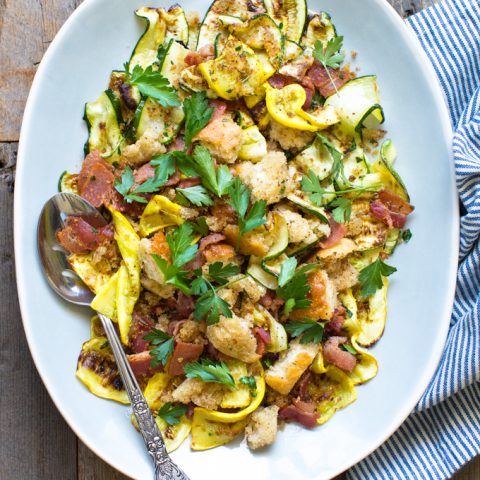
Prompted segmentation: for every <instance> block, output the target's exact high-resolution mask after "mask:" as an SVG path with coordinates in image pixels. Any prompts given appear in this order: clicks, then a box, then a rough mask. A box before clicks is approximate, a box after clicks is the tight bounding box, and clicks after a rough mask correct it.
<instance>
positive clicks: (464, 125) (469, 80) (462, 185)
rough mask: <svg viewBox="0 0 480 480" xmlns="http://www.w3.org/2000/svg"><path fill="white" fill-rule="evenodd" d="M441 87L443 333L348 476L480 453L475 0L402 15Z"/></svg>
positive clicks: (435, 471) (371, 475)
mask: <svg viewBox="0 0 480 480" xmlns="http://www.w3.org/2000/svg"><path fill="white" fill-rule="evenodd" d="M408 24H409V26H410V27H411V28H412V30H413V31H414V32H415V34H416V35H417V37H418V38H419V40H420V42H421V44H422V46H423V48H424V50H425V51H426V52H427V55H428V57H429V59H430V61H431V62H432V64H433V66H434V68H435V71H436V72H437V75H438V78H439V79H440V83H441V85H442V88H443V91H444V92H445V95H446V98H447V103H448V107H449V109H450V116H451V120H452V125H453V128H454V132H455V133H454V140H453V152H454V159H455V167H456V176H457V187H458V190H459V195H460V199H461V202H462V204H463V206H464V207H465V208H464V210H465V211H466V212H465V214H464V215H463V216H462V219H461V227H460V228H461V230H460V258H459V260H460V265H459V271H458V277H457V291H456V295H455V303H454V307H453V314H452V319H451V322H450V331H449V334H448V340H447V344H446V347H445V351H444V352H443V356H442V359H441V362H440V365H439V367H438V370H437V372H436V374H435V376H434V378H433V380H432V382H431V383H430V385H429V386H428V388H427V390H426V391H425V393H424V395H423V397H422V398H421V399H420V402H419V403H418V405H417V406H416V408H415V410H414V411H413V413H412V414H411V415H410V417H408V418H407V420H406V421H405V423H404V424H403V425H402V426H401V427H400V428H399V430H397V432H396V433H395V434H394V435H393V436H392V437H390V439H389V440H388V441H387V442H386V443H385V444H383V445H382V446H381V447H380V448H379V449H378V450H376V451H375V452H374V453H372V454H371V455H370V456H369V457H368V458H366V459H365V460H363V461H362V462H360V463H359V464H357V465H356V466H355V467H353V469H352V470H350V472H349V474H348V478H349V479H351V480H380V479H381V480H385V479H392V480H403V479H409V480H410V479H413V480H417V479H419V480H423V479H445V478H449V477H450V476H451V475H452V474H453V473H454V472H456V471H457V470H458V469H460V468H461V466H462V465H464V464H465V463H466V462H468V461H469V460H470V459H471V458H473V457H474V456H476V455H478V454H479V453H480V0H444V1H443V2H441V3H440V4H437V5H435V6H433V7H430V8H428V9H426V10H424V11H422V12H421V13H418V14H417V15H415V16H413V17H411V18H410V19H409V20H408Z"/></svg>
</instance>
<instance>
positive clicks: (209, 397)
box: [172, 378, 225, 410]
mask: <svg viewBox="0 0 480 480" xmlns="http://www.w3.org/2000/svg"><path fill="white" fill-rule="evenodd" d="M224 393H225V388H224V387H223V386H222V385H219V384H218V383H205V382H203V381H202V380H200V379H198V378H187V379H186V380H184V381H183V382H182V383H181V384H180V385H179V386H178V387H177V388H176V389H175V390H174V391H173V393H172V399H173V401H174V402H181V403H185V404H189V403H190V402H193V403H194V404H195V405H198V406H199V407H204V408H207V409H209V410H215V409H216V408H218V407H219V406H220V403H222V399H223V395H224Z"/></svg>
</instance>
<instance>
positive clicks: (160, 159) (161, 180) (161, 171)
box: [113, 155, 175, 203]
mask: <svg viewBox="0 0 480 480" xmlns="http://www.w3.org/2000/svg"><path fill="white" fill-rule="evenodd" d="M150 163H151V164H152V165H153V166H156V168H155V172H154V175H153V177H150V178H148V179H147V180H145V182H143V183H142V184H141V185H139V186H138V187H136V188H135V189H134V190H133V192H131V193H130V190H131V189H132V187H133V185H134V184H135V177H134V175H133V172H132V169H131V168H130V167H129V166H127V167H126V168H125V170H124V171H123V172H122V176H121V178H117V179H115V182H114V184H113V185H114V187H115V190H117V192H118V193H120V194H121V195H122V196H123V198H124V200H125V201H126V202H127V203H132V202H139V203H147V200H146V199H145V198H144V197H142V196H140V195H139V194H141V193H153V192H157V191H158V190H160V188H161V187H163V185H165V183H167V180H168V179H169V177H170V176H171V175H173V173H174V172H175V162H174V158H173V157H172V156H168V155H159V156H157V157H154V158H153V159H152V160H151V162H150Z"/></svg>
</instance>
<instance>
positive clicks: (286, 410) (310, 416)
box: [278, 399, 320, 428]
mask: <svg viewBox="0 0 480 480" xmlns="http://www.w3.org/2000/svg"><path fill="white" fill-rule="evenodd" d="M278 416H279V417H280V418H282V419H284V420H294V421H295V422H298V423H301V424H302V425H303V426H304V427H307V428H313V427H315V426H316V425H317V419H318V418H319V417H320V414H319V413H318V412H316V411H315V404H314V403H312V402H303V401H301V400H298V399H296V400H294V401H293V403H292V404H291V405H288V406H287V407H283V408H281V409H280V411H279V412H278Z"/></svg>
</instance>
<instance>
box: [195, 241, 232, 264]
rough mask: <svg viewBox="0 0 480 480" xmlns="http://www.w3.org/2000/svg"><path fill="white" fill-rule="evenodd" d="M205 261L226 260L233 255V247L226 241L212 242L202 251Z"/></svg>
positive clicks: (230, 258)
mask: <svg viewBox="0 0 480 480" xmlns="http://www.w3.org/2000/svg"><path fill="white" fill-rule="evenodd" d="M203 256H204V257H205V260H206V261H207V263H214V262H228V261H229V260H232V259H233V258H234V257H235V249H234V248H233V247H232V246H231V245H228V243H214V244H212V245H208V247H206V248H205V250H204V251H203Z"/></svg>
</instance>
